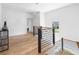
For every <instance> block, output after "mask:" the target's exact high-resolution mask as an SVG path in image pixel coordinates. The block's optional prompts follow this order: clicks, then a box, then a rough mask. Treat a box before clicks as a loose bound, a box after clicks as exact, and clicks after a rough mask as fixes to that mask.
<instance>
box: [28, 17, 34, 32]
mask: <svg viewBox="0 0 79 59" xmlns="http://www.w3.org/2000/svg"><path fill="white" fill-rule="evenodd" d="M27 32H33V19H32V18H28V19H27Z"/></svg>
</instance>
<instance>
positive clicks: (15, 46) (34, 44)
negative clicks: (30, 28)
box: [0, 33, 69, 55]
mask: <svg viewBox="0 0 79 59" xmlns="http://www.w3.org/2000/svg"><path fill="white" fill-rule="evenodd" d="M9 42H10V45H9V46H10V48H9V50H6V51H3V52H0V55H50V54H49V53H50V52H49V50H50V49H52V47H53V46H48V47H46V48H44V51H43V52H42V53H40V54H39V53H38V41H37V37H36V36H33V35H32V33H28V34H24V35H19V36H14V37H10V38H9ZM67 53H68V52H67ZM67 53H66V54H67ZM68 54H69V53H68ZM60 55H62V53H61V54H60ZM63 55H64V54H63Z"/></svg>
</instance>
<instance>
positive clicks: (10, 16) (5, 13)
mask: <svg viewBox="0 0 79 59" xmlns="http://www.w3.org/2000/svg"><path fill="white" fill-rule="evenodd" d="M27 18H28V14H27V13H24V12H21V11H19V10H16V9H11V8H6V7H4V6H2V19H3V20H6V21H7V26H8V28H9V34H10V36H15V35H20V34H25V33H27Z"/></svg>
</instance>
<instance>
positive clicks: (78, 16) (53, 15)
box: [45, 4, 79, 41]
mask: <svg viewBox="0 0 79 59" xmlns="http://www.w3.org/2000/svg"><path fill="white" fill-rule="evenodd" d="M52 21H59V23H60V36H61V37H64V38H67V39H70V40H73V41H79V4H71V5H69V6H67V7H63V8H60V9H57V10H54V11H53V10H52V11H50V12H47V13H45V23H46V26H49V27H51V25H52Z"/></svg>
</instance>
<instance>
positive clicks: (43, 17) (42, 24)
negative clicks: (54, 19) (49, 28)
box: [40, 12, 45, 27]
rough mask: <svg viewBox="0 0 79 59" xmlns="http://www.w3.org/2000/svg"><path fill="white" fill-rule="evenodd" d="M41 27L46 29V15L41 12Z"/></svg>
mask: <svg viewBox="0 0 79 59" xmlns="http://www.w3.org/2000/svg"><path fill="white" fill-rule="evenodd" d="M40 26H43V27H45V15H44V12H40Z"/></svg>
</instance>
